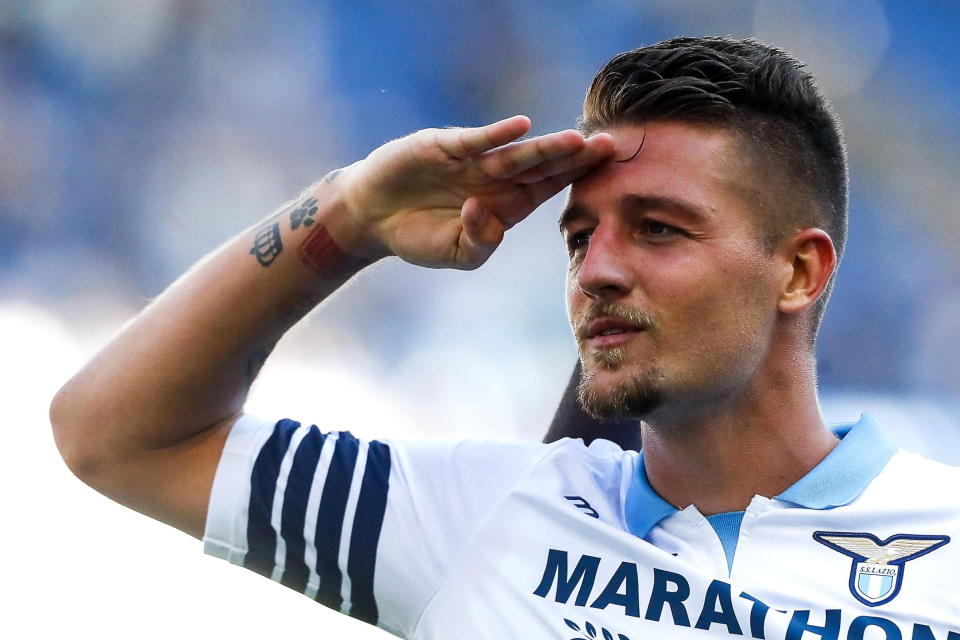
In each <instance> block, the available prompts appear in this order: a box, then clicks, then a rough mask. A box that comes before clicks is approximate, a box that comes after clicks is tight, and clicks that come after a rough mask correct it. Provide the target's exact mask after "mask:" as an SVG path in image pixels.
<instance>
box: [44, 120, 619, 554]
mask: <svg viewBox="0 0 960 640" xmlns="http://www.w3.org/2000/svg"><path fill="white" fill-rule="evenodd" d="M529 128H530V122H529V120H528V119H527V118H525V117H523V116H516V117H513V118H509V119H507V120H503V121H500V122H497V123H494V124H491V125H488V126H485V127H479V128H473V129H430V130H424V131H420V132H417V133H415V134H412V135H410V136H407V137H406V138H401V139H399V140H395V141H393V142H390V143H388V144H386V145H384V146H382V147H380V148H379V149H377V150H375V151H374V152H373V153H371V154H370V155H369V156H368V157H367V158H366V159H364V160H362V161H360V162H357V163H355V164H353V165H351V166H350V167H348V168H346V169H342V170H340V171H336V172H333V173H331V174H330V175H328V176H327V177H326V178H324V179H323V180H321V181H319V182H317V183H316V184H314V185H312V186H311V187H309V188H308V189H307V190H305V191H304V192H303V193H302V194H301V195H300V197H298V198H297V199H296V200H294V201H292V202H291V203H289V204H287V205H286V206H285V207H283V208H282V209H281V210H280V211H279V212H278V213H276V214H274V215H273V216H271V217H269V218H267V219H266V220H264V221H263V222H261V223H260V224H258V225H256V226H255V227H253V228H251V229H248V230H247V231H244V232H243V233H241V234H240V235H238V236H237V237H235V238H234V239H232V240H230V241H228V242H227V243H226V244H224V245H223V246H222V247H220V248H219V249H217V250H216V251H214V252H213V253H212V254H210V255H209V256H207V257H205V258H204V259H203V260H201V261H200V262H199V263H198V264H196V265H195V266H194V267H193V268H191V269H190V270H189V271H188V272H187V273H186V274H184V275H183V276H182V277H181V278H180V279H178V280H177V281H176V282H175V283H174V284H173V285H171V286H170V287H169V288H168V289H167V290H166V291H165V292H164V293H163V294H162V295H161V296H160V297H158V298H157V299H156V300H155V301H154V302H153V303H151V304H150V305H149V306H148V307H147V308H146V309H144V310H143V312H141V313H140V314H139V315H138V316H137V317H136V318H135V319H134V320H133V321H132V322H130V323H129V324H128V325H127V326H126V327H124V329H123V330H122V331H121V332H120V333H119V334H118V335H117V336H116V337H115V338H114V339H113V340H112V341H111V342H110V343H109V344H108V345H107V346H106V347H105V348H104V349H103V350H102V351H101V352H100V353H99V354H97V355H96V356H95V357H94V358H93V360H91V361H90V362H89V363H88V364H87V365H86V366H85V367H84V368H83V369H82V370H81V371H80V372H78V373H77V374H76V375H75V376H74V377H73V378H72V379H71V380H70V381H68V382H67V384H66V385H64V387H63V388H62V389H61V390H60V391H59V393H58V394H57V395H56V397H55V398H54V401H53V403H52V405H51V408H50V416H51V422H52V424H53V427H54V435H55V438H56V442H57V446H58V447H59V449H60V452H61V454H62V455H63V457H64V459H65V460H66V462H67V464H68V466H69V467H70V469H71V470H72V471H73V472H74V473H75V474H76V475H77V476H79V477H80V478H81V479H82V480H84V481H85V482H87V483H88V484H89V485H91V486H92V487H94V488H95V489H97V490H98V491H100V492H102V493H104V494H105V495H107V496H109V497H111V498H113V499H115V500H117V501H118V502H121V503H123V504H125V505H127V506H129V507H131V508H134V509H136V510H138V511H141V512H143V513H145V514H147V515H150V516H152V517H154V518H157V519H159V520H162V521H165V522H167V523H169V524H172V525H173V526H175V527H177V528H179V529H182V530H183V531H186V532H187V533H190V534H191V535H194V536H196V537H201V536H202V534H203V528H204V521H205V517H206V507H207V500H208V497H209V494H210V488H211V485H212V482H213V475H214V472H215V469H216V465H217V461H218V459H219V456H220V452H221V450H222V448H223V443H224V441H225V439H226V435H227V433H228V431H229V429H230V427H231V426H232V424H233V423H234V422H235V421H236V419H237V418H238V417H239V416H240V415H241V413H242V410H243V404H244V401H245V399H246V395H247V392H248V390H249V387H250V384H251V382H252V381H253V379H254V378H255V377H256V375H257V372H258V371H259V368H260V366H261V365H262V364H263V362H264V360H265V359H266V357H267V356H268V354H269V353H270V351H271V350H272V349H273V346H274V345H275V344H276V342H277V341H278V340H279V339H280V337H281V336H282V335H283V334H284V333H285V332H286V331H287V330H288V329H289V328H290V327H291V326H293V324H294V323H296V322H297V320H299V319H300V318H301V317H303V315H305V314H306V313H307V312H308V311H309V310H310V309H312V308H313V307H314V306H315V305H316V304H318V303H320V302H321V301H322V300H323V299H324V298H326V297H327V296H328V295H330V294H331V293H332V292H333V291H334V290H335V289H336V288H337V287H339V286H340V285H342V284H343V283H344V282H346V281H347V280H348V279H349V278H350V277H351V276H352V275H353V274H355V273H356V272H357V271H359V270H360V269H362V268H363V267H365V266H367V265H369V264H371V263H373V262H375V261H376V260H378V259H380V258H382V257H385V256H389V255H397V256H399V257H401V258H402V259H404V260H406V261H407V262H410V263H413V264H417V265H423V266H429V267H437V268H440V267H448V268H457V269H473V268H476V267H478V266H480V265H481V264H482V263H483V262H485V261H486V260H487V258H489V257H490V255H491V254H492V253H493V251H494V250H495V249H496V248H497V246H498V245H499V243H500V241H501V240H502V238H503V234H504V232H505V231H506V230H507V229H509V228H510V227H512V226H513V225H514V224H516V223H517V222H519V221H520V220H522V219H523V218H525V217H526V216H527V215H529V214H530V213H531V212H532V211H533V210H534V209H536V207H538V206H539V205H540V204H541V203H543V202H544V201H546V200H547V199H548V198H550V197H552V196H553V195H554V194H556V193H557V192H559V191H560V190H561V189H563V188H564V187H565V186H566V185H567V184H569V183H570V182H571V181H572V180H574V179H576V178H577V177H579V176H580V175H582V174H583V173H585V172H586V171H588V170H589V169H590V168H591V167H593V166H594V165H596V164H597V163H599V162H601V161H602V160H603V159H605V158H606V157H607V156H608V155H609V154H610V153H611V152H612V146H613V145H612V141H611V140H610V138H609V137H608V136H606V135H598V136H595V137H593V138H590V139H589V140H585V139H584V138H583V137H582V136H581V135H580V134H578V133H576V132H574V131H563V132H558V133H554V134H549V135H546V136H542V137H539V138H532V139H529V140H524V141H521V142H515V141H516V140H517V139H518V138H520V137H521V136H523V135H524V134H525V133H527V131H528V130H529Z"/></svg>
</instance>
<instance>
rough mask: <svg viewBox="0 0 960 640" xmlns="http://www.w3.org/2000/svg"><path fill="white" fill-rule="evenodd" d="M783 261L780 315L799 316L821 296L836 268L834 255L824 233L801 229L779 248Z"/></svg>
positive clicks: (834, 252) (835, 255)
mask: <svg viewBox="0 0 960 640" xmlns="http://www.w3.org/2000/svg"><path fill="white" fill-rule="evenodd" d="M781 251H782V252H783V253H782V255H783V257H784V266H783V278H782V280H781V289H780V301H779V302H778V304H777V308H778V309H779V310H780V311H782V312H783V313H799V312H800V311H803V310H804V309H807V308H808V307H810V306H811V305H812V304H813V303H814V302H816V301H817V299H818V298H819V297H820V296H821V295H822V294H823V291H824V289H826V288H827V283H828V282H830V276H831V275H833V272H834V270H835V269H836V268H837V252H836V250H835V249H834V247H833V241H832V240H831V239H830V236H829V235H828V234H827V232H826V231H824V230H823V229H804V230H803V231H800V232H799V233H797V234H795V235H793V236H792V237H790V238H789V239H787V240H785V241H784V244H783V245H781Z"/></svg>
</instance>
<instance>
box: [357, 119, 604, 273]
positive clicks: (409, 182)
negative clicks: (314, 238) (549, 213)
mask: <svg viewBox="0 0 960 640" xmlns="http://www.w3.org/2000/svg"><path fill="white" fill-rule="evenodd" d="M529 130H530V120H529V119H528V118H527V117H526V116H514V117H512V118H507V119H506V120H501V121H500V122H495V123H493V124H489V125H487V126H484V127H476V128H471V129H425V130H423V131H418V132H416V133H414V134H411V135H409V136H407V137H405V138H400V139H399V140H394V141H392V142H389V143H387V144H385V145H383V146H382V147H380V148H378V149H376V150H374V151H373V152H372V153H371V154H370V155H369V156H368V157H367V158H366V159H364V160H361V161H360V162H358V163H355V164H354V165H351V166H350V167H349V168H348V169H347V170H346V171H345V172H343V174H342V175H341V176H340V177H339V178H338V187H339V190H340V191H339V192H340V197H341V199H342V201H343V204H344V205H345V207H346V210H347V212H348V214H349V215H350V217H351V218H352V219H353V220H354V221H355V222H356V223H358V224H359V225H360V227H361V228H362V229H363V230H364V232H365V233H366V235H367V236H368V237H369V238H370V240H371V242H372V243H373V244H376V245H379V246H376V247H372V248H371V253H387V254H392V255H397V256H399V257H400V258H402V259H404V260H406V261H407V262H410V263H413V264H417V265H422V266H427V267H435V268H441V267H447V268H455V269H475V268H477V267H479V266H480V265H481V264H483V263H484V262H486V260H487V258H489V257H490V255H491V254H492V253H493V252H494V250H495V249H496V248H497V246H499V244H500V242H501V241H502V240H503V234H504V232H505V231H506V230H507V229H509V228H510V227H512V226H513V225H515V224H517V223H518V222H520V221H521V220H523V219H524V218H526V217H527V216H528V215H530V213H531V212H532V211H533V210H534V209H536V208H537V207H538V206H540V205H541V204H543V203H544V202H545V201H546V200H548V199H549V198H551V197H553V196H554V195H555V194H557V193H558V192H559V191H561V190H562V189H563V188H564V187H566V186H567V185H568V184H570V183H571V182H573V181H574V180H576V179H577V178H579V177H580V176H582V175H584V174H585V173H587V172H588V171H589V170H590V169H592V168H593V167H595V166H596V165H597V164H599V163H600V162H602V161H604V160H605V159H606V158H608V157H609V156H610V155H611V154H612V153H613V150H614V145H613V139H612V138H611V137H610V136H609V135H608V134H606V133H600V134H596V135H594V136H591V137H590V138H584V137H583V136H582V135H581V134H580V133H578V132H576V131H559V132H556V133H551V134H548V135H544V136H540V137H536V138H531V139H529V140H523V141H520V142H516V140H517V139H518V138H520V137H521V136H522V135H524V134H525V133H527V132H528V131H529Z"/></svg>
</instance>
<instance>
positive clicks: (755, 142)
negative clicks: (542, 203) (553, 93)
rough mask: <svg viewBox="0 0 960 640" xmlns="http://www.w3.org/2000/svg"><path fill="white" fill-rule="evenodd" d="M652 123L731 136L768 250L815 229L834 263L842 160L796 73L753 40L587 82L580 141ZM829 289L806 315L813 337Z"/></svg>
mask: <svg viewBox="0 0 960 640" xmlns="http://www.w3.org/2000/svg"><path fill="white" fill-rule="evenodd" d="M655 120H673V121H684V122H689V123H693V124H703V125H706V126H713V127H719V128H722V129H725V130H728V131H730V132H731V133H732V134H734V136H735V137H736V138H737V139H738V140H739V141H740V142H741V144H742V145H743V148H744V150H745V151H746V153H745V156H746V157H745V160H746V166H747V167H748V169H749V170H750V171H751V173H753V174H755V175H756V179H757V180H756V181H757V184H756V185H755V193H756V194H757V196H756V197H755V198H753V200H754V204H755V208H756V209H757V214H758V218H759V219H758V223H759V225H758V226H759V228H760V229H761V231H762V234H763V237H762V240H763V242H764V245H765V246H766V247H767V248H768V250H772V249H773V247H774V246H775V245H776V243H777V242H778V241H779V240H780V239H782V238H785V237H787V236H789V235H790V234H792V233H795V232H796V231H799V230H801V229H806V228H810V227H818V228H821V229H823V230H824V231H826V232H827V233H828V234H829V235H830V238H831V239H832V240H833V244H834V247H835V248H836V251H837V257H838V259H839V257H840V256H842V255H843V249H844V245H845V244H846V237H847V160H846V151H845V149H844V144H843V138H842V135H841V133H840V127H839V124H838V122H837V119H836V117H835V116H834V115H833V113H832V111H831V108H830V105H829V104H828V102H827V100H826V99H825V98H824V96H823V95H822V94H821V93H820V91H819V90H818V89H817V87H816V85H815V84H814V82H813V78H812V77H811V75H810V74H809V73H807V72H806V71H805V70H804V68H803V64H802V63H801V62H799V61H797V60H795V59H794V58H792V57H790V56H789V55H787V54H786V53H785V52H783V51H781V50H780V49H777V48H774V47H771V46H768V45H765V44H762V43H760V42H757V41H756V40H752V39H746V40H734V39H731V38H723V37H707V38H674V39H671V40H665V41H663V42H660V43H658V44H654V45H651V46H648V47H641V48H639V49H634V50H632V51H627V52H625V53H621V54H619V55H617V56H615V57H614V58H613V59H612V60H610V61H609V62H608V63H607V64H606V65H604V67H603V68H602V69H600V71H599V72H598V73H597V75H596V77H594V79H593V83H592V84H591V85H590V89H589V90H588V91H587V96H586V98H585V99H584V102H583V115H582V116H581V117H580V119H579V122H578V128H579V129H580V131H581V132H582V133H584V134H587V135H589V134H591V133H593V132H596V131H598V130H602V129H610V128H613V127H616V126H618V125H631V124H632V125H638V124H639V125H642V124H644V123H646V122H651V121H655ZM832 288H833V277H831V279H830V282H829V284H828V286H827V289H826V290H825V291H824V294H823V295H822V296H821V297H820V300H818V301H817V303H816V305H815V306H814V307H813V317H812V320H813V322H812V327H811V336H815V335H816V331H817V328H818V327H819V324H820V319H821V317H822V315H823V310H824V308H825V306H826V303H827V299H828V298H829V294H830V291H831V290H832Z"/></svg>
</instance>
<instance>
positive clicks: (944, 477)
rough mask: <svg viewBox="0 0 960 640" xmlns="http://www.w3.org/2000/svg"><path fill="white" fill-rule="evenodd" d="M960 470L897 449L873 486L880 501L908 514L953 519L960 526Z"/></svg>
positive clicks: (871, 488) (874, 493)
mask: <svg viewBox="0 0 960 640" xmlns="http://www.w3.org/2000/svg"><path fill="white" fill-rule="evenodd" d="M957 486H960V467H954V466H951V465H948V464H944V463H942V462H937V461H935V460H930V459H929V458H926V457H924V456H922V455H919V454H917V453H912V452H909V451H905V450H903V449H899V450H897V452H896V453H895V454H894V455H893V457H892V458H891V459H890V461H889V462H888V463H887V465H886V466H885V467H884V468H883V470H882V471H881V472H880V473H879V474H878V475H877V477H876V478H875V480H874V481H873V483H872V484H871V487H870V493H872V494H873V495H874V496H875V497H876V499H878V500H883V501H884V502H886V503H887V504H889V505H890V506H891V507H893V508H897V509H902V510H905V511H918V510H923V511H929V512H931V513H937V514H939V515H941V516H945V517H949V518H952V519H953V520H955V521H956V523H957V525H958V527H960V500H958V499H957V495H956V491H957V489H956V488H957Z"/></svg>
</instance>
